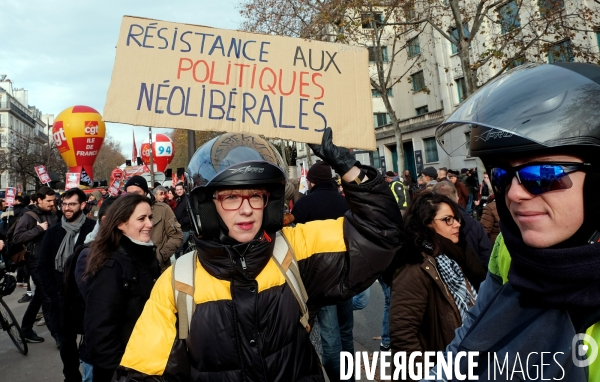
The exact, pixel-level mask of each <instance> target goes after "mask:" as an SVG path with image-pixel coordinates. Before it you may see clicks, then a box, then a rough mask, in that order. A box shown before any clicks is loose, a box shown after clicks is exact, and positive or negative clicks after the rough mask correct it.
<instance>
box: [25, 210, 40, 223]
mask: <svg viewBox="0 0 600 382" xmlns="http://www.w3.org/2000/svg"><path fill="white" fill-rule="evenodd" d="M25 215H29V216H31V217H32V218H34V219H35V221H36V222H38V223H41V220H40V216H39V215H38V214H36V213H35V212H33V211H27V212H25Z"/></svg>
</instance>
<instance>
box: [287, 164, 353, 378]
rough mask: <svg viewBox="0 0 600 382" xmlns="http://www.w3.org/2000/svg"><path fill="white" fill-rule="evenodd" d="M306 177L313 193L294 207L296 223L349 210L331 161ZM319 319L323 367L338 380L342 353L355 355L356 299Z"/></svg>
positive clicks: (323, 312) (326, 309)
mask: <svg viewBox="0 0 600 382" xmlns="http://www.w3.org/2000/svg"><path fill="white" fill-rule="evenodd" d="M306 180H308V182H309V186H310V192H309V194H308V195H306V196H305V197H303V198H302V199H299V200H298V202H297V203H296V205H295V206H294V209H293V210H292V214H293V215H294V222H295V223H300V224H301V223H308V222H309V221H315V220H327V219H338V218H341V217H342V216H344V214H345V213H346V211H348V210H349V207H348V203H347V202H346V198H345V197H343V196H342V195H341V194H340V193H339V192H338V190H337V184H336V183H334V182H333V180H332V177H331V167H330V166H329V165H328V164H327V163H325V162H323V161H320V162H317V163H315V164H314V165H312V166H311V168H310V169H309V170H308V174H307V175H306ZM317 319H318V325H319V331H320V334H321V344H322V348H323V359H322V362H323V368H324V369H325V372H326V373H327V376H328V377H329V380H330V381H338V380H339V378H340V355H339V354H340V352H341V351H347V352H350V353H351V354H354V337H353V335H352V330H353V328H354V313H353V310H352V298H349V299H346V300H344V301H341V302H338V303H337V304H335V305H328V306H324V307H322V308H321V309H320V310H319V311H318V313H317Z"/></svg>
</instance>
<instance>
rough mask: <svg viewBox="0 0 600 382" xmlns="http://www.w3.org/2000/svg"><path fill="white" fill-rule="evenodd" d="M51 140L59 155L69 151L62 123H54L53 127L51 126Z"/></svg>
mask: <svg viewBox="0 0 600 382" xmlns="http://www.w3.org/2000/svg"><path fill="white" fill-rule="evenodd" d="M52 138H53V139H54V144H55V145H56V148H57V149H58V152H59V153H61V154H62V153H64V152H67V151H69V150H70V149H71V148H70V147H69V142H67V137H66V136H65V129H64V128H63V122H62V121H55V122H54V125H53V126H52Z"/></svg>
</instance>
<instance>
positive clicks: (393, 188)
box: [390, 180, 408, 207]
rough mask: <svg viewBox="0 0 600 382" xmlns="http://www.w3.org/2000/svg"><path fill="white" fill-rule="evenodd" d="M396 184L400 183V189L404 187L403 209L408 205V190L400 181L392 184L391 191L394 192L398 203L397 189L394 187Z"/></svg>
mask: <svg viewBox="0 0 600 382" xmlns="http://www.w3.org/2000/svg"><path fill="white" fill-rule="evenodd" d="M396 183H400V187H402V190H403V191H404V204H403V205H402V207H406V206H407V205H408V198H407V197H406V188H404V184H402V182H400V181H399V180H395V181H393V182H392V183H390V189H391V190H392V194H394V198H396V202H397V201H398V194H396V189H395V187H394V184H396Z"/></svg>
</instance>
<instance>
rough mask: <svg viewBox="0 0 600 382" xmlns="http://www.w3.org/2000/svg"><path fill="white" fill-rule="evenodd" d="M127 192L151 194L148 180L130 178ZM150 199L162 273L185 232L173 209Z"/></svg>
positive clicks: (153, 232) (153, 240)
mask: <svg viewBox="0 0 600 382" xmlns="http://www.w3.org/2000/svg"><path fill="white" fill-rule="evenodd" d="M125 192H127V193H128V194H139V195H143V196H148V194H149V193H150V191H149V190H148V183H147V182H146V179H144V178H143V177H142V176H139V175H135V176H132V177H131V178H129V180H128V181H127V183H125ZM150 195H151V194H150ZM148 198H149V199H150V200H151V201H152V202H151V204H152V225H153V227H152V243H154V245H155V246H156V258H157V259H158V262H159V263H160V268H161V271H164V270H165V269H167V268H168V267H169V266H170V265H171V260H170V259H171V256H173V254H174V253H175V251H177V248H179V246H180V245H181V243H183V232H182V231H181V225H179V223H178V222H177V219H176V218H175V214H174V213H173V210H171V207H169V206H168V205H167V204H165V203H163V202H157V201H156V200H155V199H154V198H153V197H152V196H148Z"/></svg>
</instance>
